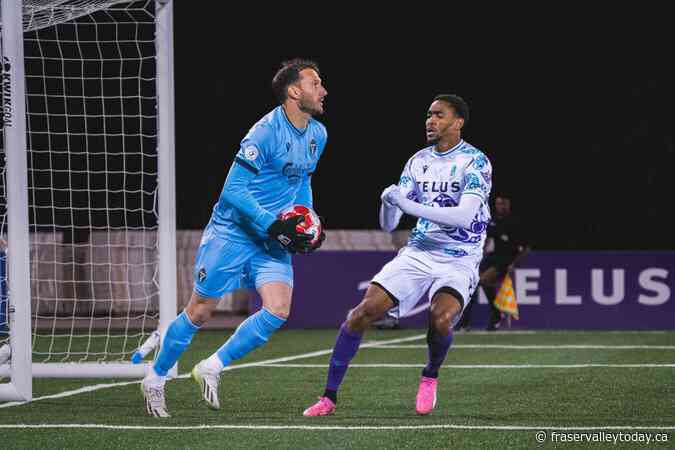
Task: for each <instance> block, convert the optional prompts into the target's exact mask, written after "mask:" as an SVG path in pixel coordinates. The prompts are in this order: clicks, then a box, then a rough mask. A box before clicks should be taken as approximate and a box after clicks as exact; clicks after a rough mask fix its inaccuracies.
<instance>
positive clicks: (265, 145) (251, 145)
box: [234, 123, 274, 175]
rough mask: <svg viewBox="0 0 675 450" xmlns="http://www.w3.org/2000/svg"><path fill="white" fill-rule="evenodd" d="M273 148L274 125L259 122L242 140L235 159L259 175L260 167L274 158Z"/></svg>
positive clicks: (237, 162)
mask: <svg viewBox="0 0 675 450" xmlns="http://www.w3.org/2000/svg"><path fill="white" fill-rule="evenodd" d="M273 149H274V130H273V128H272V126H271V125H269V124H267V123H257V124H256V125H254V126H253V128H251V129H250V130H249V132H248V134H246V136H245V137H244V139H243V140H242V141H241V146H240V148H239V151H238V152H237V155H236V156H235V158H234V161H235V163H236V164H239V165H241V166H243V167H244V168H246V169H248V170H249V171H251V172H253V173H254V174H256V175H257V174H258V172H260V169H262V167H263V166H264V165H265V164H266V163H267V162H268V161H270V160H271V159H272V152H273Z"/></svg>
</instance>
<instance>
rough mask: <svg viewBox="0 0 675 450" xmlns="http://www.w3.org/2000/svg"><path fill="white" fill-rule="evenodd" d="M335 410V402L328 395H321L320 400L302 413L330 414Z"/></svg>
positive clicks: (312, 415) (309, 415)
mask: <svg viewBox="0 0 675 450" xmlns="http://www.w3.org/2000/svg"><path fill="white" fill-rule="evenodd" d="M334 412H335V403H333V401H332V400H331V399H329V398H328V397H319V401H318V402H316V403H315V404H313V405H312V406H310V407H309V408H307V409H306V410H305V412H303V413H302V415H303V416H305V417H317V416H330V415H331V414H333V413H334Z"/></svg>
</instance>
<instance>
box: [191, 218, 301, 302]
mask: <svg viewBox="0 0 675 450" xmlns="http://www.w3.org/2000/svg"><path fill="white" fill-rule="evenodd" d="M240 241H241V239H238V240H235V241H233V240H232V239H228V237H227V236H224V235H222V234H220V233H217V232H216V231H215V230H214V227H212V226H211V224H210V223H209V225H207V227H206V228H205V229H204V233H203V234H202V240H201V243H200V244H199V249H198V250H197V256H196V258H195V267H194V273H193V275H194V280H195V285H194V290H195V292H196V293H197V294H199V295H200V296H201V297H204V298H215V299H220V298H221V297H222V296H223V295H225V294H227V293H228V292H232V291H234V290H235V289H238V288H242V287H245V288H256V289H258V288H259V287H260V286H262V285H263V284H266V283H271V282H280V283H285V284H287V285H289V286H290V287H293V266H292V265H291V255H290V253H288V252H287V251H286V250H285V249H283V248H282V247H281V246H280V245H279V244H277V243H276V242H274V241H265V242H258V243H256V242H253V241H248V242H240Z"/></svg>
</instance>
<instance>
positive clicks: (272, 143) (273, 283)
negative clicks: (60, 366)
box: [141, 59, 328, 417]
mask: <svg viewBox="0 0 675 450" xmlns="http://www.w3.org/2000/svg"><path fill="white" fill-rule="evenodd" d="M272 89H273V91H274V93H275V95H276V97H277V98H278V100H279V102H280V105H279V106H278V107H276V108H275V109H273V110H272V111H271V112H269V113H268V114H267V115H265V116H264V117H263V118H262V119H261V120H260V121H258V123H256V124H255V125H254V126H253V127H252V128H251V129H250V131H249V132H248V134H247V135H246V136H245V137H244V139H243V140H242V141H241V147H240V149H239V151H238V153H237V155H236V156H235V159H234V162H233V163H232V166H231V167H230V171H229V173H228V175H227V179H226V180H225V185H224V186H223V190H222V193H221V194H220V198H219V199H218V202H217V203H216V205H215V207H214V208H213V214H212V215H211V220H210V221H209V223H208V225H207V226H206V228H205V229H204V233H203V235H202V240H201V243H200V246H199V249H198V251H197V256H196V261H195V266H194V277H195V285H194V291H193V293H192V296H191V297H190V301H189V303H188V305H187V307H186V308H185V309H184V310H183V312H181V313H180V314H179V315H178V317H176V319H175V320H174V321H173V322H172V323H171V325H170V326H169V327H168V329H167V330H166V334H165V337H164V342H163V345H162V348H161V350H160V352H159V355H158V356H157V359H156V360H155V363H154V365H153V367H152V369H151V370H150V371H149V373H148V375H147V376H146V377H145V378H144V379H143V381H142V383H141V387H142V390H143V395H144V397H145V404H146V409H147V412H148V414H149V415H151V416H154V417H169V412H168V410H167V407H166V402H165V397H164V384H165V381H166V375H167V372H168V371H169V370H170V369H171V368H172V367H173V366H174V364H176V361H178V359H179V358H180V356H181V354H182V353H183V352H184V351H185V349H186V348H187V347H188V346H189V345H190V342H191V341H192V337H193V336H194V335H195V333H196V332H197V331H198V330H199V328H200V327H201V326H202V325H203V324H204V323H206V322H207V321H208V320H209V319H210V317H211V315H212V313H213V311H214V309H215V307H216V305H217V303H218V301H219V300H220V298H221V297H222V296H223V295H224V294H226V293H228V292H231V291H233V290H235V289H237V288H239V287H241V286H246V287H255V288H256V289H257V291H258V293H259V294H260V297H261V298H262V304H263V307H262V309H261V310H260V311H258V312H257V313H255V314H253V315H252V316H250V317H249V318H248V319H246V320H245V321H244V322H242V324H241V325H240V326H239V327H238V328H237V329H236V331H235V332H234V334H233V335H232V336H231V337H230V338H229V339H228V340H227V342H225V344H224V345H223V346H222V347H220V348H219V349H218V350H217V351H216V352H215V353H214V354H212V355H211V356H210V357H209V358H207V359H205V360H203V361H201V362H199V363H198V364H197V365H196V366H195V367H194V369H193V370H192V376H193V378H194V379H195V380H196V381H197V382H198V383H199V385H200V388H201V392H202V396H203V398H204V400H205V401H206V402H207V404H208V405H209V406H210V407H212V408H214V409H219V408H220V403H219V400H218V383H219V379H220V374H221V372H222V370H223V368H224V367H226V366H227V365H229V364H230V363H231V362H232V361H234V360H236V359H239V358H242V357H243V356H245V355H246V354H248V353H249V352H251V351H252V350H254V349H256V348H257V347H260V346H261V345H263V344H265V343H266V342H267V340H268V339H269V338H270V336H271V335H272V334H273V333H274V332H275V331H276V330H278V329H279V328H280V327H281V326H282V325H283V324H284V322H285V321H286V319H287V317H288V314H289V311H290V307H291V294H292V292H293V267H292V266H291V255H290V253H293V252H302V253H306V252H311V251H314V250H316V249H317V248H319V247H320V246H321V243H322V242H323V240H324V238H325V235H324V234H323V232H322V235H321V237H320V239H319V240H318V242H317V243H316V244H314V245H310V243H309V242H310V238H311V236H310V235H307V234H304V233H299V232H298V231H296V225H297V224H298V223H299V222H300V221H302V218H301V217H293V218H291V219H288V220H284V221H282V220H278V219H277V216H278V214H279V212H280V211H282V210H283V209H285V208H287V207H289V206H291V205H293V204H301V205H305V206H307V207H309V208H312V189H311V177H312V174H313V173H314V171H315V169H316V166H317V163H318V161H319V158H320V157H321V154H322V153H323V150H324V147H325V145H326V139H327V133H326V128H325V127H324V126H323V125H322V124H321V123H319V122H318V121H316V120H315V119H313V116H316V115H319V114H322V113H323V101H324V98H325V97H326V95H327V94H328V92H327V91H326V89H325V88H324V87H323V85H322V82H321V78H320V72H319V68H318V66H317V65H316V63H314V62H312V61H308V60H301V59H294V60H291V61H287V62H284V63H282V65H281V68H280V69H279V70H278V72H277V73H276V75H275V76H274V79H273V80H272Z"/></svg>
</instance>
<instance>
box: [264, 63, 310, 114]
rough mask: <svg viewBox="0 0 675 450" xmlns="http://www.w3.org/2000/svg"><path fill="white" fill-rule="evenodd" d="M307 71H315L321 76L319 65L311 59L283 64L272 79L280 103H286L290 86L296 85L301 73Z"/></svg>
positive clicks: (273, 89) (273, 88)
mask: <svg viewBox="0 0 675 450" xmlns="http://www.w3.org/2000/svg"><path fill="white" fill-rule="evenodd" d="M305 69H314V71H315V72H316V73H317V74H319V75H320V74H321V72H319V65H318V64H317V63H315V62H314V61H310V60H309V59H302V58H295V59H291V60H289V61H284V62H282V63H281V67H280V68H279V70H278V71H277V73H276V74H275V75H274V78H272V91H274V95H275V96H276V98H277V100H279V103H283V102H285V101H286V98H287V97H288V86H290V85H292V84H293V83H296V82H297V81H298V80H299V79H300V72H301V71H303V70H305Z"/></svg>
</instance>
